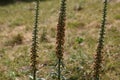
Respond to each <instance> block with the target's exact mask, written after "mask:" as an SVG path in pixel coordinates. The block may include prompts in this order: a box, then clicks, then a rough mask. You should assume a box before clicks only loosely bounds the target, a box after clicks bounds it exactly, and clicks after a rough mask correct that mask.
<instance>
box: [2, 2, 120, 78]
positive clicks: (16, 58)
mask: <svg viewBox="0 0 120 80" xmlns="http://www.w3.org/2000/svg"><path fill="white" fill-rule="evenodd" d="M59 2H60V0H46V1H41V2H40V14H39V49H38V50H39V52H38V55H39V64H38V69H39V71H38V72H37V76H38V77H39V78H46V79H47V80H54V79H53V78H55V77H56V70H55V66H54V65H55V64H56V56H55V47H56V44H55V42H56V38H55V37H56V25H57V20H58V13H59V7H60V5H59ZM67 2H68V4H67V25H66V37H65V41H66V42H65V52H64V63H65V68H64V69H63V74H64V76H63V77H65V78H67V80H83V79H84V78H87V77H89V76H90V75H91V73H92V69H93V66H92V64H93V60H94V56H93V55H94V54H95V52H96V46H97V40H98V37H99V36H98V34H99V29H100V24H101V19H102V8H103V2H102V1H101V0H79V1H78V0H68V1H67ZM53 4H54V5H53ZM46 5H47V6H46ZM34 7H35V4H34V2H28V3H24V2H19V1H18V2H16V3H14V4H9V5H5V6H0V80H28V79H29V77H30V76H29V75H30V72H29V71H30V67H29V65H30V48H31V41H32V29H33V26H34ZM119 13H120V2H119V0H114V1H112V0H111V1H110V2H109V5H108V16H107V24H106V37H105V48H104V53H103V54H104V57H103V58H104V61H103V67H102V69H103V71H102V74H101V78H102V79H101V80H119V79H120V69H119V68H120V57H119V56H120V27H119V25H120V14H119Z"/></svg>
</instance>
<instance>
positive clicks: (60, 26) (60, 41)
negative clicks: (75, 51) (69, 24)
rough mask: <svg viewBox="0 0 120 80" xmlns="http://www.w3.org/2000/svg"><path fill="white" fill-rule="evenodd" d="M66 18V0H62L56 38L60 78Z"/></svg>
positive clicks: (59, 75) (59, 74)
mask: <svg viewBox="0 0 120 80" xmlns="http://www.w3.org/2000/svg"><path fill="white" fill-rule="evenodd" d="M65 20H66V0H61V8H60V13H59V20H58V24H57V38H56V44H57V47H56V55H57V58H58V80H60V77H61V69H60V66H61V61H62V58H63V52H64V41H65V40H64V37H65Z"/></svg>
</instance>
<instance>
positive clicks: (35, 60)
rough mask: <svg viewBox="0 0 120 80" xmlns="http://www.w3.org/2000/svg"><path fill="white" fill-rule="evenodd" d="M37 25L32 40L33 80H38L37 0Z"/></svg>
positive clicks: (37, 7)
mask: <svg viewBox="0 0 120 80" xmlns="http://www.w3.org/2000/svg"><path fill="white" fill-rule="evenodd" d="M35 12H36V13H35V24H34V30H33V38H32V42H33V43H32V48H31V53H32V54H31V73H32V75H33V80H36V71H37V47H38V45H37V44H38V41H37V38H38V36H37V34H38V30H37V28H38V14H39V0H36V10H35Z"/></svg>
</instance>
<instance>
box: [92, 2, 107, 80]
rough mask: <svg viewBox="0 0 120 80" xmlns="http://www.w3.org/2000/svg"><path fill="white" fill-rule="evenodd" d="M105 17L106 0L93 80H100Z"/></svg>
mask: <svg viewBox="0 0 120 80" xmlns="http://www.w3.org/2000/svg"><path fill="white" fill-rule="evenodd" d="M106 15H107V0H105V1H104V9H103V20H102V25H101V30H100V37H99V41H98V46H97V50H96V55H95V62H94V80H99V79H100V69H101V64H102V53H103V52H102V49H103V47H104V35H105V23H106Z"/></svg>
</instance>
